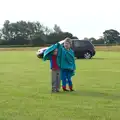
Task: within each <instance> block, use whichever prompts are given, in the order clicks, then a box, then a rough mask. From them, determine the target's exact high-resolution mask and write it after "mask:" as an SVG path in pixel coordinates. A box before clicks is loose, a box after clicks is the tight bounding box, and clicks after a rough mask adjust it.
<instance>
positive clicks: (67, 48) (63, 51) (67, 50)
mask: <svg viewBox="0 0 120 120" xmlns="http://www.w3.org/2000/svg"><path fill="white" fill-rule="evenodd" d="M71 45H72V42H71V39H70V38H66V39H65V42H64V46H62V45H60V44H58V55H57V64H58V66H59V68H60V70H61V79H62V88H63V91H68V90H67V89H66V82H68V85H69V89H70V91H73V84H72V80H71V79H72V76H73V75H74V72H75V69H76V65H75V56H74V52H73V50H72V49H71Z"/></svg>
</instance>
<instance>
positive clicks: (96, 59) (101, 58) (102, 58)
mask: <svg viewBox="0 0 120 120" xmlns="http://www.w3.org/2000/svg"><path fill="white" fill-rule="evenodd" d="M105 59H107V58H92V60H105Z"/></svg>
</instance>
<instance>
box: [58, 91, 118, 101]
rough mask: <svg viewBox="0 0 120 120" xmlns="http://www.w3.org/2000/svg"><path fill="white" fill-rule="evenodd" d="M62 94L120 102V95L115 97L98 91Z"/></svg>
mask: <svg viewBox="0 0 120 120" xmlns="http://www.w3.org/2000/svg"><path fill="white" fill-rule="evenodd" d="M60 94H64V95H67V94H69V95H75V96H85V97H96V98H105V99H112V100H120V96H118V95H114V94H110V93H102V92H101V93H100V92H97V91H85V90H80V91H74V92H60Z"/></svg>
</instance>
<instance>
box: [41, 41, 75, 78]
mask: <svg viewBox="0 0 120 120" xmlns="http://www.w3.org/2000/svg"><path fill="white" fill-rule="evenodd" d="M56 48H57V49H58V55H57V64H58V66H59V68H60V69H61V70H62V69H69V70H72V71H73V72H72V73H71V76H73V75H74V71H75V69H76V66H75V58H74V52H73V50H72V49H70V50H66V49H65V48H64V47H63V46H62V45H60V44H59V43H57V44H54V45H52V46H50V47H49V48H48V49H47V50H46V51H45V52H44V56H43V60H44V61H45V60H47V59H49V56H50V54H51V53H52V52H53V51H54V50H55V49H56Z"/></svg>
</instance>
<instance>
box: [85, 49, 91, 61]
mask: <svg viewBox="0 0 120 120" xmlns="http://www.w3.org/2000/svg"><path fill="white" fill-rule="evenodd" d="M91 57H92V55H91V53H90V52H89V51H87V52H85V53H84V58H85V59H91Z"/></svg>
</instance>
